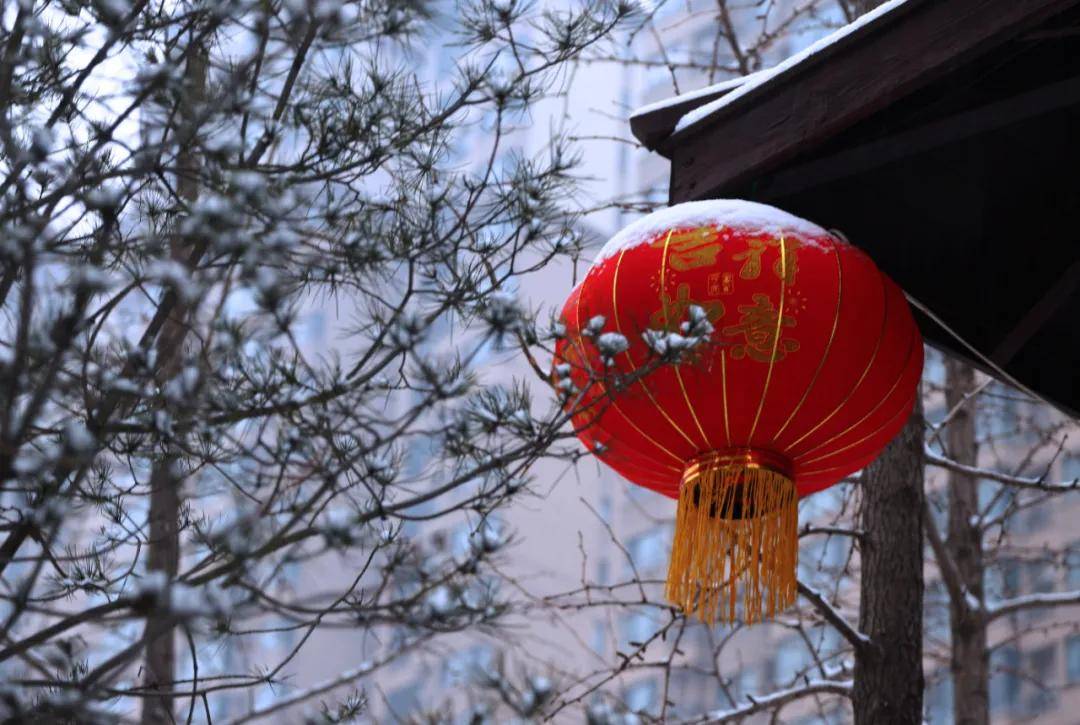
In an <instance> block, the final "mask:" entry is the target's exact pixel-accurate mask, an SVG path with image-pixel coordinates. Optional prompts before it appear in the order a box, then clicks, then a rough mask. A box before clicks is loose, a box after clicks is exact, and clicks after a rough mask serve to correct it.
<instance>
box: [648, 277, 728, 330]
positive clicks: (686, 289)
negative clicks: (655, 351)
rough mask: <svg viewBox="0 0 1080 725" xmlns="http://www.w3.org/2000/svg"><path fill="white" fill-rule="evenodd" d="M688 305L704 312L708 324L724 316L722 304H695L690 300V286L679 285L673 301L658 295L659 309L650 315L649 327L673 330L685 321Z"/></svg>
mask: <svg viewBox="0 0 1080 725" xmlns="http://www.w3.org/2000/svg"><path fill="white" fill-rule="evenodd" d="M690 305H697V306H698V307H700V308H701V309H703V310H705V316H706V317H707V318H708V320H709V322H716V321H717V320H719V319H720V318H721V317H723V316H724V303H723V302H721V301H720V300H706V301H704V302H696V301H694V300H692V299H690V285H688V284H686V283H685V282H684V283H683V284H680V285H679V286H678V287H677V288H676V289H675V297H674V299H673V298H672V297H670V296H669V295H667V294H666V293H661V294H660V309H658V310H657V311H656V312H654V313H652V316H651V317H650V318H649V326H650V327H651V328H652V329H654V330H675V329H678V327H679V324H680V323H681V322H683V321H684V320H685V319H686V315H687V311H688V310H689V309H690Z"/></svg>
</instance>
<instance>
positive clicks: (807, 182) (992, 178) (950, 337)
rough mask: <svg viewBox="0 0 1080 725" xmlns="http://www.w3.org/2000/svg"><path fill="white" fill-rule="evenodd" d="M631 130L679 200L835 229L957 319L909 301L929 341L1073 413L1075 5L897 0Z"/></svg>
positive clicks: (1077, 283)
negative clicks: (759, 209)
mask: <svg viewBox="0 0 1080 725" xmlns="http://www.w3.org/2000/svg"><path fill="white" fill-rule="evenodd" d="M695 109H700V110H697V111H696V112H694V111H695ZM692 112H694V113H692ZM687 114H691V115H690V116H687ZM677 127H678V128H677ZM631 128H632V130H633V132H634V134H635V136H637V137H638V139H639V140H641V141H642V143H643V144H644V145H645V146H646V147H648V148H649V149H652V150H655V151H657V152H659V153H661V154H663V155H665V156H667V157H668V158H670V159H671V184H670V200H671V202H672V203H678V202H682V201H689V200H694V199H705V198H718V197H729V198H746V199H752V200H756V201H764V202H768V203H772V204H776V205H777V206H780V207H782V208H784V209H787V210H788V211H791V212H793V213H796V214H800V215H802V216H805V217H807V218H809V219H812V220H813V221H816V222H818V223H820V224H822V225H824V226H826V227H829V228H835V229H838V230H840V231H842V232H843V233H844V234H845V235H846V236H847V237H848V238H849V239H851V241H852V242H853V243H855V244H857V245H859V246H861V247H863V248H864V249H866V250H867V251H868V252H869V253H870V254H871V255H872V256H873V257H874V258H875V260H876V261H877V262H878V264H879V265H880V266H881V267H882V268H883V269H885V271H886V272H888V273H889V274H890V275H891V276H892V277H893V278H894V279H896V280H897V282H898V283H900V284H901V286H903V287H904V288H905V290H906V291H907V292H908V293H909V294H910V296H911V297H912V298H913V299H915V300H918V301H919V302H920V303H922V304H924V305H925V306H926V307H927V308H928V309H929V310H930V312H931V313H932V316H933V317H936V318H939V319H940V321H941V322H943V323H944V325H945V326H947V327H948V328H949V329H951V330H952V332H948V331H946V330H945V329H944V328H943V326H942V325H941V324H938V323H936V322H934V321H933V320H931V319H930V318H929V317H927V316H924V315H921V314H918V315H917V316H918V317H919V318H920V325H921V326H922V329H923V333H924V335H925V337H926V338H927V340H928V341H929V342H930V343H931V344H934V345H936V346H938V347H940V348H943V349H945V350H947V351H948V352H950V353H953V354H959V355H961V356H963V357H966V358H968V359H969V360H971V361H972V362H973V363H975V364H976V365H978V366H980V367H981V368H983V369H984V370H986V371H988V372H995V369H1003V370H1005V371H1006V372H1007V375H1008V376H1009V377H1012V378H1014V379H1016V380H1017V381H1019V382H1020V383H1021V384H1022V385H1023V386H1026V387H1028V388H1029V389H1031V390H1032V391H1034V392H1035V393H1036V394H1037V395H1039V396H1040V397H1042V398H1044V399H1046V400H1048V401H1049V402H1051V403H1053V404H1054V405H1056V406H1058V407H1059V408H1061V409H1062V410H1063V411H1065V412H1067V413H1069V414H1071V415H1073V416H1076V415H1077V412H1078V411H1080V370H1078V369H1077V367H1078V366H1077V363H1078V361H1080V321H1078V319H1080V181H1078V179H1080V170H1078V164H1080V0H948V1H947V2H943V1H942V0H906V2H893V3H890V4H889V6H887V7H884V8H882V10H880V11H879V12H878V13H875V14H874V16H872V17H870V18H869V19H866V20H864V22H862V23H860V24H859V25H858V26H857V27H854V28H848V29H846V31H842V32H839V33H837V35H836V37H835V38H833V39H831V40H827V41H825V42H823V43H822V44H820V45H819V47H817V48H815V49H814V52H810V53H807V54H804V57H801V58H796V59H795V60H794V62H788V63H786V64H784V66H783V67H781V68H780V70H779V72H772V73H766V74H763V76H759V77H758V78H756V79H751V80H750V81H749V82H748V83H746V84H742V85H739V84H731V85H728V86H726V87H724V86H721V87H719V88H717V89H716V90H715V91H713V92H705V93H699V94H696V95H694V96H693V97H691V98H687V99H682V100H680V99H678V98H677V99H673V101H672V102H671V103H668V104H661V105H660V106H659V107H655V108H653V109H650V110H648V111H647V112H645V113H641V114H636V115H635V116H634V117H633V118H632V119H631ZM958 338H962V339H963V341H964V342H960V341H959V339H958ZM965 343H966V344H970V345H971V346H972V347H973V348H974V350H972V349H969V348H967V347H965Z"/></svg>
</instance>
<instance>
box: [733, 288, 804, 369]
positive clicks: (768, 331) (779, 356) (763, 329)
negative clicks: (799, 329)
mask: <svg viewBox="0 0 1080 725" xmlns="http://www.w3.org/2000/svg"><path fill="white" fill-rule="evenodd" d="M753 299H754V304H752V305H739V312H740V313H742V317H741V318H739V324H737V325H729V326H728V327H725V328H724V329H723V330H721V332H722V333H723V334H724V335H742V336H743V340H744V342H743V343H742V344H738V345H734V346H733V347H732V348H731V357H732V358H734V359H736V360H741V359H742V358H743V357H747V356H748V357H750V359H751V360H757V361H758V362H775V361H777V360H783V359H784V357H785V356H786V355H787V354H788V353H789V352H795V351H796V350H798V349H799V343H798V341H796V340H792V339H791V338H784V337H783V336H782V335H781V338H780V340H779V342H777V333H778V332H780V329H779V328H778V327H777V317H778V316H779V313H778V312H777V310H776V308H774V307H773V303H772V300H770V299H769V296H768V295H763V294H756V295H754V298H753ZM783 327H795V318H794V317H791V316H790V315H784V316H783V318H782V319H781V320H780V328H783Z"/></svg>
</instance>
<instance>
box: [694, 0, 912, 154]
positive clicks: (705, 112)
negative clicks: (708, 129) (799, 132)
mask: <svg viewBox="0 0 1080 725" xmlns="http://www.w3.org/2000/svg"><path fill="white" fill-rule="evenodd" d="M905 2H907V0H889V2H887V3H885V4H883V5H879V6H878V7H876V8H874V9H873V10H871V11H870V12H868V13H866V14H865V15H861V16H859V18H858V19H857V20H855V21H854V22H851V23H848V24H847V25H845V26H844V27H842V28H839V29H837V30H836V31H835V32H833V33H830V34H829V35H826V36H825V37H824V38H822V39H821V40H819V41H817V42H816V43H814V44H813V45H811V46H810V47H808V48H806V49H805V50H803V51H802V52H800V53H796V54H795V55H793V56H791V57H790V58H788V59H787V60H785V61H784V62H783V63H780V64H778V65H775V66H773V67H772V68H769V69H767V70H763V71H758V72H757V73H754V74H753V75H752V76H747V80H746V82H745V83H741V84H739V85H738V87H737V88H735V90H733V91H731V92H730V93H727V94H725V95H723V96H721V97H720V98H717V99H716V100H715V101H711V102H709V103H706V104H705V105H703V106H699V107H697V108H695V109H694V110H692V111H690V112H689V113H687V114H686V115H685V116H683V117H682V118H680V119H679V122H678V123H677V124H675V131H674V133H678V132H680V131H682V130H684V129H687V128H689V127H690V126H693V125H694V124H696V123H698V122H699V121H702V120H704V119H705V118H707V117H709V116H711V115H712V114H714V113H716V112H717V111H718V110H720V109H721V108H724V107H725V106H728V105H730V104H732V103H734V102H735V101H736V100H737V99H739V98H742V97H743V96H745V95H747V94H748V93H751V92H753V91H754V90H755V89H756V88H759V87H761V86H763V85H764V84H766V83H768V82H769V81H770V80H772V79H773V78H775V77H777V76H779V75H780V74H782V73H785V72H787V71H788V70H790V69H792V68H794V67H795V66H797V65H799V64H800V63H802V62H803V61H805V60H807V59H808V58H810V57H811V56H813V55H816V54H817V53H820V52H821V51H822V50H824V49H825V48H828V47H829V46H830V45H833V44H834V43H836V42H838V41H840V40H841V39H842V38H846V37H847V36H849V35H851V34H852V33H854V32H855V31H856V30H858V29H859V28H862V27H864V26H866V25H868V24H870V23H872V22H874V21H875V20H877V19H878V18H880V17H882V16H883V15H886V14H888V13H890V12H892V11H893V10H895V9H896V8H898V7H900V6H901V5H903V4H904V3H905Z"/></svg>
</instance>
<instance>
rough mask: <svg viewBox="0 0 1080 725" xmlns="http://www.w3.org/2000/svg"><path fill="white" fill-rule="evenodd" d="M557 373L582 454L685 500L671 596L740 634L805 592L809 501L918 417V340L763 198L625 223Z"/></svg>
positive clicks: (887, 303)
mask: <svg viewBox="0 0 1080 725" xmlns="http://www.w3.org/2000/svg"><path fill="white" fill-rule="evenodd" d="M562 324H563V325H565V335H564V336H563V337H561V339H560V340H559V341H558V343H557V345H556V366H555V374H554V378H555V380H556V384H557V385H558V387H559V389H560V391H561V395H562V396H563V403H564V405H565V406H566V407H567V410H569V411H570V412H572V413H573V424H574V426H575V430H576V431H577V434H578V436H579V437H580V438H581V440H582V441H583V442H584V443H585V445H586V446H587V447H588V448H589V449H590V450H592V451H593V452H595V453H596V454H597V455H598V456H599V457H600V459H601V460H602V461H604V462H605V463H607V464H608V465H609V466H611V467H612V468H613V469H615V470H616V471H618V472H619V473H621V474H622V475H623V476H625V477H626V478H627V479H629V480H630V481H631V482H633V483H636V484H638V485H641V486H645V487H647V488H651V489H653V490H655V491H659V492H660V493H663V494H665V495H667V496H671V497H672V498H677V499H678V502H679V503H678V510H677V515H676V525H675V540H674V542H673V546H672V557H671V564H670V567H669V570H668V581H667V595H668V598H669V599H670V600H671V601H673V602H674V603H676V604H678V605H680V606H681V607H682V608H683V609H684V610H685V611H686V612H688V613H696V614H697V615H698V616H700V617H701V618H702V619H704V620H707V621H713V620H715V619H716V617H717V616H719V617H720V618H721V619H722V620H726V621H733V620H734V619H735V617H736V602H737V599H738V597H737V590H738V589H739V588H741V590H742V593H743V596H742V602H743V619H744V620H745V621H747V622H753V621H755V620H757V619H759V618H760V617H761V615H762V613H763V612H764V613H765V614H766V615H767V616H768V617H770V618H771V617H773V616H775V614H776V612H777V611H779V610H781V609H783V608H785V607H787V606H790V604H792V603H793V602H794V600H795V596H796V580H795V565H796V559H797V553H798V550H797V549H798V532H797V524H798V521H797V514H798V510H797V506H798V499H799V498H800V497H803V496H806V495H809V494H811V493H814V492H815V491H818V490H820V489H823V488H825V487H827V486H829V485H832V484H834V483H836V482H837V481H839V480H841V479H842V478H844V477H845V476H847V475H848V474H850V473H852V472H854V471H857V470H859V469H860V468H862V467H864V466H866V465H867V464H868V463H870V461H871V460H873V459H874V457H875V456H877V454H878V453H879V452H880V451H881V449H882V448H883V447H884V446H885V444H886V443H887V442H888V441H889V440H890V439H892V437H893V436H895V435H896V434H897V432H899V430H900V428H901V427H902V426H903V425H904V422H905V421H906V420H907V417H908V415H909V414H910V412H911V410H912V406H913V404H914V400H915V395H916V394H917V386H918V381H919V376H920V373H921V370H922V359H923V348H922V339H921V337H920V335H919V331H918V328H917V327H916V326H915V322H914V320H913V319H912V316H911V312H910V310H909V308H908V305H907V302H906V301H905V299H904V295H903V293H902V292H901V291H900V289H899V288H898V287H897V286H896V285H895V284H894V283H893V282H892V281H891V280H890V279H888V278H887V277H886V276H885V275H884V274H882V273H881V272H880V271H879V270H878V269H877V267H876V266H875V265H874V263H873V262H872V261H871V260H870V258H869V257H867V256H866V255H865V254H863V253H862V252H861V251H859V250H858V249H856V248H855V247H853V246H851V245H850V244H848V243H846V242H844V241H842V240H840V239H838V238H836V237H835V236H834V235H832V234H830V233H829V232H827V231H825V230H824V229H822V228H820V227H818V226H816V225H814V224H811V223H810V222H807V221H805V220H803V219H799V218H798V217H794V216H792V215H790V214H786V213H784V212H782V211H779V210H777V209H774V208H772V207H769V206H765V205H762V204H754V203H750V202H743V201H707V202H693V203H688V204H681V205H678V206H675V207H672V208H669V209H665V210H662V211H660V212H657V213H654V214H651V215H649V216H647V217H644V218H643V219H641V220H639V221H637V222H635V223H634V224H632V225H630V226H629V227H628V228H626V229H625V230H624V231H622V232H621V233H619V234H618V235H617V236H616V237H614V238H613V239H612V240H611V241H610V242H609V243H608V244H607V245H605V247H604V248H603V250H602V251H601V252H600V255H599V257H598V258H597V260H596V261H595V262H594V264H593V266H592V268H591V269H590V270H589V271H588V273H587V274H586V276H585V278H584V279H583V280H582V282H581V284H579V285H578V286H577V288H575V289H574V291H573V292H571V294H570V298H569V299H568V300H567V302H566V306H565V307H564V309H563V316H562Z"/></svg>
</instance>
